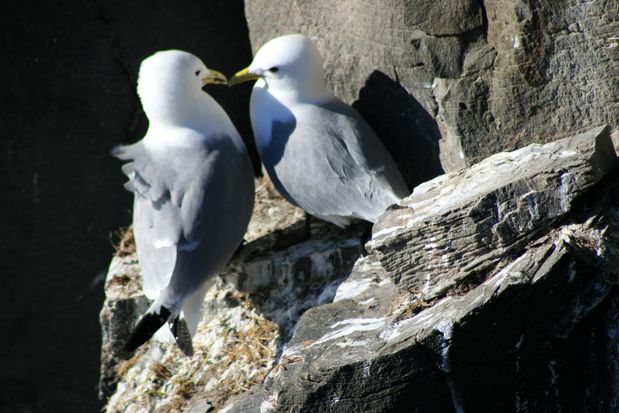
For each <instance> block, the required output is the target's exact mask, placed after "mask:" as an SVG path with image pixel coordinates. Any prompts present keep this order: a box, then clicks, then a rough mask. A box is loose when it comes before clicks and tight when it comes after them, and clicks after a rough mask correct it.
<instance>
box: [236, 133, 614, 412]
mask: <svg viewBox="0 0 619 413" xmlns="http://www.w3.org/2000/svg"><path fill="white" fill-rule="evenodd" d="M567 148H570V151H571V152H570V155H569V157H571V158H572V159H571V164H570V165H571V167H573V168H574V170H573V171H574V172H576V171H577V170H579V168H580V167H578V166H577V165H581V166H582V167H584V166H585V165H589V167H590V168H589V172H584V173H583V176H586V177H587V178H586V179H581V180H577V182H580V184H581V185H582V186H579V185H574V186H572V187H571V188H570V191H572V190H573V191H574V192H575V193H580V197H579V200H578V201H575V202H569V203H568V204H565V206H566V205H570V206H569V207H568V208H567V209H561V208H554V210H555V211H563V212H557V214H556V215H555V216H554V218H553V219H550V218H548V219H546V220H536V224H535V225H529V224H528V223H529V222H531V217H530V215H528V213H526V211H528V210H529V204H527V203H525V202H522V203H515V204H514V206H513V211H512V212H513V213H514V215H513V217H512V224H516V223H518V224H519V225H520V226H519V227H518V228H519V231H520V235H519V236H518V237H514V238H512V239H510V240H506V239H504V240H503V242H504V247H506V245H507V244H513V245H516V244H518V243H521V242H522V243H524V244H526V247H522V246H521V247H520V248H518V249H509V248H500V249H498V252H497V253H496V254H497V259H494V260H492V259H486V260H485V261H489V262H490V263H491V264H492V265H487V267H488V268H487V271H486V272H485V273H484V276H483V277H482V278H481V279H476V280H474V281H469V283H468V284H467V285H465V286H463V285H458V281H459V280H460V279H459V276H458V275H457V274H458V271H459V270H458V265H457V264H454V263H451V262H449V263H447V265H445V266H444V267H443V269H442V270H441V265H440V264H441V262H442V261H443V259H442V256H441V254H435V253H434V251H433V249H434V247H432V248H426V245H424V244H423V243H422V242H418V241H419V240H422V239H423V237H424V236H425V234H424V231H423V230H416V229H415V228H416V225H417V220H418V219H424V217H425V214H426V212H425V211H424V209H423V208H419V209H418V210H414V209H413V208H410V209H409V208H408V207H407V206H409V205H413V204H415V203H416V202H417V201H419V198H420V197H422V196H423V193H422V194H421V195H420V194H416V193H414V194H413V195H411V197H409V198H408V199H406V200H404V201H403V202H402V203H401V204H402V206H401V208H394V209H393V210H391V211H388V212H386V213H385V214H384V216H383V218H381V222H383V223H385V222H389V223H390V224H391V223H393V222H398V223H399V227H398V228H395V229H392V228H389V229H385V228H384V229H382V230H381V229H379V230H378V232H375V234H374V237H373V239H372V241H371V242H370V245H371V247H370V251H373V253H371V254H370V255H368V256H367V257H364V258H362V259H360V260H358V261H357V262H356V264H355V267H354V268H353V270H352V273H351V275H350V276H349V277H348V278H347V279H346V281H344V282H343V283H342V284H341V285H340V286H339V288H338V291H337V292H336V294H335V297H334V300H333V303H331V304H326V305H323V306H319V307H316V308H313V309H311V310H309V311H307V312H306V313H305V314H303V316H302V317H301V318H300V320H299V321H298V323H297V326H296V328H295V332H294V335H293V337H292V338H291V340H290V341H289V342H288V343H287V344H286V346H285V349H284V351H283V353H282V356H281V357H280V359H279V360H278V362H277V363H276V365H275V367H274V368H273V370H272V371H271V373H270V374H269V375H268V376H267V377H266V380H265V382H264V384H263V385H261V386H256V388H254V390H253V391H252V392H251V393H249V394H246V395H243V396H241V397H238V398H236V399H235V400H233V401H232V403H231V404H230V405H229V406H228V408H227V409H226V410H225V411H226V412H258V411H260V412H264V411H267V412H284V411H286V412H289V411H299V412H301V411H303V412H305V411H308V412H309V411H334V412H362V411H364V412H365V411H418V412H437V411H446V412H447V411H457V412H461V411H517V412H535V411H560V410H571V411H612V410H614V409H616V408H617V407H619V396H618V394H617V387H616V385H617V377H619V376H618V373H619V365H618V364H617V362H616V356H615V354H616V353H615V352H616V349H617V346H618V345H619V336H617V334H616V333H617V328H618V327H619V324H618V322H619V318H618V317H617V313H616V309H617V303H618V300H619V294H617V284H618V282H619V271H617V268H619V267H618V264H619V261H618V258H619V255H618V253H619V250H618V248H617V246H618V245H619V244H617V238H618V236H619V232H618V230H619V220H618V218H619V191H618V190H619V186H618V184H617V182H618V181H617V178H618V177H619V176H618V175H617V169H616V167H617V164H618V161H617V157H616V155H615V152H614V149H613V148H612V145H611V144H610V139H609V136H608V131H607V130H606V129H595V130H592V131H590V132H588V133H585V134H583V135H580V136H576V137H573V138H568V139H565V140H561V141H557V142H555V143H551V144H547V145H544V146H539V145H535V146H530V147H526V148H524V149H522V150H519V151H515V152H513V153H509V154H499V155H497V156H495V157H491V158H489V159H487V160H485V161H484V162H482V163H481V164H479V165H475V166H473V167H472V168H470V169H468V170H466V171H464V172H463V174H464V175H466V174H471V176H472V175H475V174H477V175H476V178H477V179H476V182H478V183H479V187H480V188H479V189H478V191H479V192H471V191H470V188H468V187H467V185H466V184H465V183H462V182H461V184H462V193H460V196H451V193H452V192H450V191H448V190H444V191H443V195H444V196H443V197H437V198H436V199H434V200H433V201H434V203H435V211H434V212H435V213H436V216H437V217H438V218H437V219H436V220H435V221H436V222H435V224H436V225H439V227H440V228H441V229H442V232H441V230H438V231H437V234H436V235H437V237H439V236H440V235H446V234H447V233H448V232H449V231H450V230H452V228H451V226H450V225H451V224H455V226H462V227H465V228H470V230H471V231H470V235H475V234H477V236H478V237H482V236H483V235H484V232H485V226H484V225H480V226H476V225H475V222H468V223H458V221H457V219H456V218H457V215H458V211H459V209H460V208H462V209H463V210H467V205H469V203H470V200H471V199H476V200H478V201H483V199H484V194H485V193H487V192H492V191H497V190H498V191H500V192H504V193H510V192H511V193H514V190H513V185H514V183H517V182H519V181H521V180H526V181H531V182H533V183H534V182H535V180H534V179H532V178H531V176H529V175H528V173H529V172H530V171H535V168H536V166H535V165H536V164H537V162H538V161H539V160H540V159H539V157H540V156H541V157H544V158H546V157H547V159H548V161H547V162H548V164H547V167H548V168H549V170H557V171H560V170H561V169H562V168H561V165H562V164H563V162H565V158H564V157H565V156H567V153H563V155H561V154H562V151H563V150H567ZM499 159H501V161H500V162H498V163H497V160H499ZM506 159H511V161H510V162H509V166H507V165H503V167H500V165H499V164H502V163H503V162H504V161H505V160H506ZM488 165H497V166H498V168H497V169H499V170H501V171H502V173H503V179H500V180H497V179H496V177H492V176H491V177H490V178H492V179H486V177H485V176H484V173H487V171H488V170H487V169H486V168H487V166H488ZM508 172H511V173H508ZM604 175H605V176H604ZM461 176H462V174H451V175H448V176H445V177H441V179H440V181H441V182H442V183H443V184H445V186H444V187H443V189H444V188H448V186H447V183H448V182H449V181H450V180H458V179H459V178H460V177H461ZM536 176H537V175H536ZM603 176H604V177H603ZM437 181H438V179H437ZM545 182H546V187H545V188H544V191H545V194H546V199H548V200H549V202H548V203H549V204H550V205H551V207H549V208H548V210H553V208H552V205H553V201H552V200H553V199H555V197H556V196H559V195H560V194H561V193H562V191H563V190H562V189H561V188H562V184H561V180H556V179H555V180H553V179H547V180H546V181H545ZM577 188H580V189H582V191H580V192H579V190H578V189H577ZM570 193H571V192H570ZM515 195H517V191H516V193H515ZM475 205H476V210H475V211H474V213H470V210H469V215H468V216H469V217H471V216H482V217H492V216H494V214H495V211H496V204H495V203H494V202H493V203H488V202H477V203H475ZM465 215H466V214H465ZM540 216H542V215H540ZM449 217H451V218H452V219H451V220H447V219H448V218H449ZM441 219H444V220H447V221H441ZM426 222H427V223H431V222H432V220H431V219H428V220H427V221H426ZM542 222H545V223H544V224H542ZM379 225H380V223H379ZM379 228H380V227H379ZM381 231H383V234H387V233H388V234H389V236H390V237H393V238H392V239H393V240H394V242H393V243H391V244H389V245H390V247H389V248H387V247H385V245H386V243H383V242H384V237H385V236H386V235H382V237H383V238H382V240H383V241H381V235H380V232H381ZM409 231H410V232H409ZM409 233H411V234H415V235H411V237H408V236H407V235H406V234H409ZM377 234H379V235H377ZM399 237H401V238H402V240H401V242H400V243H396V242H395V240H397V239H398V238H399ZM473 238H475V237H473ZM378 245H381V246H380V247H379V246H378ZM489 245H490V246H491V247H492V244H491V243H489ZM403 247H404V249H403V250H402V248H403ZM382 248H384V249H382ZM464 248H465V247H462V248H461V249H464ZM402 251H405V254H406V256H408V257H421V256H425V259H426V261H427V262H426V267H428V268H429V267H431V268H433V271H432V273H431V274H429V275H428V276H427V277H426V274H423V277H422V278H423V279H425V280H426V281H427V282H428V283H430V284H432V282H433V281H434V279H438V280H441V279H442V277H443V275H444V274H449V273H450V271H453V272H451V273H450V274H451V277H452V278H453V279H452V280H451V281H452V283H451V284H450V285H449V286H446V287H444V289H443V290H442V295H440V297H439V295H438V293H435V294H427V293H426V291H424V290H423V288H420V287H418V286H417V285H415V284H414V283H411V281H410V280H411V278H410V277H405V276H403V274H401V273H400V271H401V272H403V273H406V271H407V268H406V266H405V265H404V266H402V267H400V268H398V267H397V266H393V267H392V268H390V270H389V271H387V270H386V269H385V268H386V265H385V264H387V265H390V264H391V263H392V261H391V260H390V259H392V258H393V257H397V256H400V255H401V253H402ZM499 254H500V257H498V255H499ZM483 255H484V254H483V253H481V254H479V256H478V255H476V254H475V253H467V252H466V251H463V253H462V256H461V257H460V259H461V262H462V263H463V264H464V265H463V267H467V266H470V267H479V264H476V262H479V261H480V259H479V258H480V257H483ZM387 257H389V258H387ZM485 265H486V264H485ZM420 267H423V266H420ZM432 289H433V287H430V288H429V290H428V291H432Z"/></svg>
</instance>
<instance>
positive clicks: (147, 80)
mask: <svg viewBox="0 0 619 413" xmlns="http://www.w3.org/2000/svg"><path fill="white" fill-rule="evenodd" d="M208 83H216V84H226V83H227V80H226V77H225V76H224V75H222V74H221V73H220V72H218V71H216V70H213V69H209V68H207V67H206V65H205V64H204V63H203V62H202V60H200V59H199V58H198V57H196V56H194V55H192V54H191V53H187V52H184V51H181V50H164V51H160V52H157V53H155V54H153V55H151V56H149V57H147V58H146V59H144V60H143V61H142V64H141V65H140V73H139V76H138V95H139V96H140V100H141V102H142V107H143V108H144V112H145V113H146V115H147V116H148V118H149V119H150V120H151V122H152V121H153V120H157V121H162V122H175V121H179V120H180V121H182V120H183V119H182V118H183V116H185V115H186V114H188V113H189V112H191V108H192V106H194V105H195V102H196V100H197V99H198V98H199V97H200V96H201V95H203V94H204V92H203V91H202V87H203V86H204V85H205V84H208ZM188 111H189V112H188Z"/></svg>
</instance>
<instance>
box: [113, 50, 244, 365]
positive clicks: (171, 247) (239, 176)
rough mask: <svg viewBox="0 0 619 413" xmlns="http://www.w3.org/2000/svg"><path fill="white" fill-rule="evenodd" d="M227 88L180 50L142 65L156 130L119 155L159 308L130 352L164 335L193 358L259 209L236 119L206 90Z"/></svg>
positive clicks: (150, 293)
mask: <svg viewBox="0 0 619 413" xmlns="http://www.w3.org/2000/svg"><path fill="white" fill-rule="evenodd" d="M226 83H227V81H226V77H225V76H224V75H222V74H221V73H220V72H218V71H216V70H213V69H209V68H207V67H206V66H205V65H204V63H203V62H202V61H201V60H200V59H199V58H197V57H196V56H194V55H192V54H190V53H187V52H184V51H180V50H165V51H160V52H157V53H155V54H153V55H152V56H150V57H148V58H146V59H145V60H144V61H143V62H142V64H141V65H140V71H139V76H138V87H137V90H138V95H139V97H140V101H141V103H142V107H143V108H144V112H145V114H146V116H147V117H148V120H149V127H148V131H147V132H146V135H145V136H144V138H143V139H142V140H140V141H138V142H137V143H135V144H132V145H126V146H117V147H115V148H114V149H113V150H112V155H113V156H115V157H117V158H119V159H121V160H123V161H128V162H127V163H125V164H124V165H123V167H122V171H123V172H124V173H125V174H126V175H127V176H128V177H129V181H128V182H127V183H126V184H125V188H127V189H128V190H129V191H131V192H133V194H134V203H133V230H134V233H135V240H136V247H137V255H138V261H139V264H140V269H141V272H142V276H143V280H144V293H145V295H146V297H148V298H149V299H152V300H154V302H153V304H152V305H151V306H150V308H149V309H148V311H147V312H146V313H145V314H144V315H143V316H142V317H141V319H140V320H139V321H138V323H137V325H136V327H135V329H134V330H133V333H132V334H131V336H130V337H129V339H128V341H127V343H126V346H125V350H126V351H131V352H132V351H134V350H135V349H137V348H138V347H139V346H141V345H142V344H144V343H145V342H146V341H148V340H149V339H150V338H151V337H152V336H153V334H155V339H157V340H159V341H164V342H176V343H177V344H178V346H179V348H180V349H181V350H182V351H183V353H185V354H187V355H191V354H193V346H192V342H191V337H192V336H193V335H194V334H195V332H196V330H197V326H198V323H199V321H200V319H201V318H202V313H201V308H202V301H203V300H204V296H205V294H206V291H207V289H208V288H209V287H210V285H211V282H209V281H213V280H214V278H215V277H214V276H215V275H216V274H217V273H219V272H220V271H222V270H223V269H224V267H225V265H226V264H227V263H228V261H229V260H230V258H231V257H232V255H233V253H234V252H235V250H236V249H237V248H238V247H239V245H240V244H241V243H242V240H243V235H244V234H245V231H246V229H247V225H248V223H249V219H250V217H251V214H252V210H253V205H254V180H253V168H252V164H251V160H250V157H249V154H248V152H247V149H246V147H245V145H244V143H243V141H242V139H241V136H240V135H239V133H238V132H237V130H236V128H235V127H234V125H233V124H232V122H231V120H230V118H229V117H228V115H227V114H226V112H225V111H224V110H223V109H222V108H221V106H219V104H218V103H217V102H216V101H215V100H214V99H213V98H212V97H211V96H209V95H208V94H207V93H206V92H204V91H202V87H203V86H204V85H205V84H226Z"/></svg>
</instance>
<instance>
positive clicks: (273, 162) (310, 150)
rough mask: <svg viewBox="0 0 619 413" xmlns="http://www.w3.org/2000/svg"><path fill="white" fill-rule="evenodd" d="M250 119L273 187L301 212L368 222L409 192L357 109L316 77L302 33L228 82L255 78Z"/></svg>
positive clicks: (282, 40) (266, 49)
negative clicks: (335, 94) (336, 95)
mask: <svg viewBox="0 0 619 413" xmlns="http://www.w3.org/2000/svg"><path fill="white" fill-rule="evenodd" d="M256 79H257V81H256V83H255V85H254V87H253V90H252V94H251V99H250V116H251V123H252V128H253V131H254V137H255V140H256V146H257V148H258V152H259V154H260V157H261V159H262V163H263V164H264V166H265V169H266V171H267V173H268V174H269V176H270V178H271V180H272V181H273V184H274V186H275V187H276V188H277V190H278V191H279V192H280V193H281V194H282V196H283V197H284V198H286V199H287V200H288V201H289V202H290V203H292V204H294V205H296V206H298V207H300V208H302V209H303V210H305V212H306V213H308V214H310V215H313V216H315V217H317V218H320V219H322V220H325V221H328V222H331V223H333V224H335V225H337V226H340V227H346V226H348V225H350V224H352V223H353V222H354V221H357V220H365V221H370V222H376V220H377V219H378V217H379V216H380V215H381V214H382V213H383V212H384V211H385V209H386V208H387V207H389V206H390V205H392V204H395V203H397V202H398V201H400V200H401V199H402V198H403V197H405V196H407V195H409V193H410V191H409V190H408V187H407V185H406V183H405V181H404V178H403V177H402V174H401V173H400V171H399V169H398V167H397V165H396V163H395V161H394V160H393V158H392V157H391V155H390V154H389V152H388V151H387V149H386V148H385V146H384V145H383V143H382V142H381V140H380V139H379V138H378V137H377V136H376V134H375V133H374V131H373V130H372V128H371V127H370V126H369V125H368V124H367V123H366V122H365V120H363V118H362V117H361V116H360V115H359V113H358V112H357V111H356V110H355V109H353V108H352V107H350V106H349V105H347V104H346V103H344V102H342V101H341V100H340V99H338V98H337V97H335V96H334V95H333V93H331V92H330V91H329V90H328V89H327V87H326V85H325V81H324V73H323V64H322V58H321V56H320V53H319V52H318V49H317V48H316V46H315V45H314V43H313V42H312V41H311V40H310V39H309V38H308V37H306V36H304V35H301V34H292V35H287V36H282V37H278V38H275V39H273V40H271V41H269V42H267V43H266V44H265V45H264V46H262V47H261V48H260V50H258V52H257V53H256V56H255V57H254V60H253V61H252V62H251V64H250V65H249V67H247V68H245V69H243V70H241V71H239V72H238V73H236V74H235V75H234V76H233V77H232V78H231V79H230V81H229V82H228V85H229V86H233V85H236V84H238V83H242V82H245V81H249V80H256Z"/></svg>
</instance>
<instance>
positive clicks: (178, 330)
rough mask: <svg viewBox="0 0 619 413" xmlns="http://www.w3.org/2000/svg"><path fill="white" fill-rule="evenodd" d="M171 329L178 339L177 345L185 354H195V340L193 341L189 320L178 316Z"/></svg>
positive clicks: (189, 355)
mask: <svg viewBox="0 0 619 413" xmlns="http://www.w3.org/2000/svg"><path fill="white" fill-rule="evenodd" d="M171 330H172V335H174V339H175V340H176V345H177V346H178V348H179V349H180V350H181V351H182V352H183V354H184V355H186V356H188V357H191V356H193V342H192V341H191V333H190V332H189V327H187V322H186V321H185V320H184V319H182V318H180V317H178V316H177V317H176V318H175V319H174V322H173V323H172V327H171Z"/></svg>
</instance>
